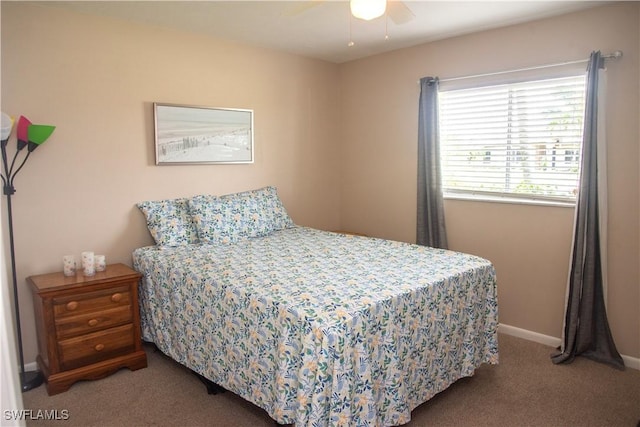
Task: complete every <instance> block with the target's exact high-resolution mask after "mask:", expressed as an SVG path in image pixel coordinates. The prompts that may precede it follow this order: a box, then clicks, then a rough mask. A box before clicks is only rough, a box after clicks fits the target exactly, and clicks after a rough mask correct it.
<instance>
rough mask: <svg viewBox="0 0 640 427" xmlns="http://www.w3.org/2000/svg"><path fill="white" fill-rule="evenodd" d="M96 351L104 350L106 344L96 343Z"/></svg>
mask: <svg viewBox="0 0 640 427" xmlns="http://www.w3.org/2000/svg"><path fill="white" fill-rule="evenodd" d="M93 348H94V349H95V350H96V351H102V350H104V344H96V346H95V347H93Z"/></svg>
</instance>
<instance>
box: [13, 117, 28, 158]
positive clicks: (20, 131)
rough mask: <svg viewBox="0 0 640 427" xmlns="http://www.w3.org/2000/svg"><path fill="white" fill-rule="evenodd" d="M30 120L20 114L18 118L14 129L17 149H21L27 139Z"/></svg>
mask: <svg viewBox="0 0 640 427" xmlns="http://www.w3.org/2000/svg"><path fill="white" fill-rule="evenodd" d="M30 124H31V121H30V120H29V119H27V118H26V117H25V116H20V118H19V119H18V128H17V129H16V134H17V137H18V150H22V149H23V148H24V147H25V146H26V145H27V141H28V140H29V125H30Z"/></svg>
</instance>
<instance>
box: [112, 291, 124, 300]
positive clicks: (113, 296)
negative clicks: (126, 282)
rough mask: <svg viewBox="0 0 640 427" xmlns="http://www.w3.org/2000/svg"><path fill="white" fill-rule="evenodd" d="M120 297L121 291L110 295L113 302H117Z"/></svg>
mask: <svg viewBox="0 0 640 427" xmlns="http://www.w3.org/2000/svg"><path fill="white" fill-rule="evenodd" d="M121 299H122V294H121V293H115V294H113V295H111V301H113V302H119V301H120V300H121Z"/></svg>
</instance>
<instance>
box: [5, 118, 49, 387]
mask: <svg viewBox="0 0 640 427" xmlns="http://www.w3.org/2000/svg"><path fill="white" fill-rule="evenodd" d="M1 114H2V126H1V128H0V137H1V150H2V167H3V168H2V185H3V188H2V190H3V193H4V195H5V196H7V211H8V212H7V214H8V218H9V246H10V248H11V249H10V251H11V252H10V253H11V278H12V280H13V303H14V310H15V321H16V334H17V338H18V351H19V358H20V385H21V387H22V391H23V392H25V391H28V390H31V389H32V388H36V387H38V386H39V385H40V384H42V381H43V379H44V378H43V376H42V373H41V372H40V371H29V372H25V370H24V356H23V351H22V330H21V328H20V302H19V299H18V283H17V277H16V256H15V246H14V240H13V212H12V209H11V196H12V195H13V194H14V193H15V192H16V188H15V187H14V185H13V180H14V179H15V177H16V175H17V174H18V172H20V169H22V167H23V166H24V164H25V163H26V162H27V159H29V156H30V155H31V153H32V152H33V151H34V150H35V149H36V148H38V147H39V146H40V144H42V143H43V142H45V141H46V140H47V138H49V136H50V135H51V133H53V130H54V129H55V126H48V125H34V124H31V122H30V121H29V120H27V119H26V118H24V117H23V116H20V119H18V126H17V130H16V134H17V148H16V152H15V154H14V156H13V159H12V160H11V163H10V164H9V162H8V156H7V145H8V143H9V137H10V136H11V130H12V129H13V118H11V117H9V116H8V115H6V114H5V113H1ZM25 147H26V148H27V150H26V154H23V156H22V157H23V160H22V161H21V162H20V164H19V165H18V166H17V168H15V166H16V160H17V159H18V157H19V155H20V153H24V150H23V149H24V148H25ZM14 168H15V169H14Z"/></svg>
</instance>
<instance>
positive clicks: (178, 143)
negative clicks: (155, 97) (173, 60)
mask: <svg viewBox="0 0 640 427" xmlns="http://www.w3.org/2000/svg"><path fill="white" fill-rule="evenodd" d="M153 109H154V121H155V139H156V165H184V164H211V163H223V164H224V163H226V164H232V163H253V110H240V109H233V108H209V107H195V106H188V105H175V104H159V103H154V104H153Z"/></svg>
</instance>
